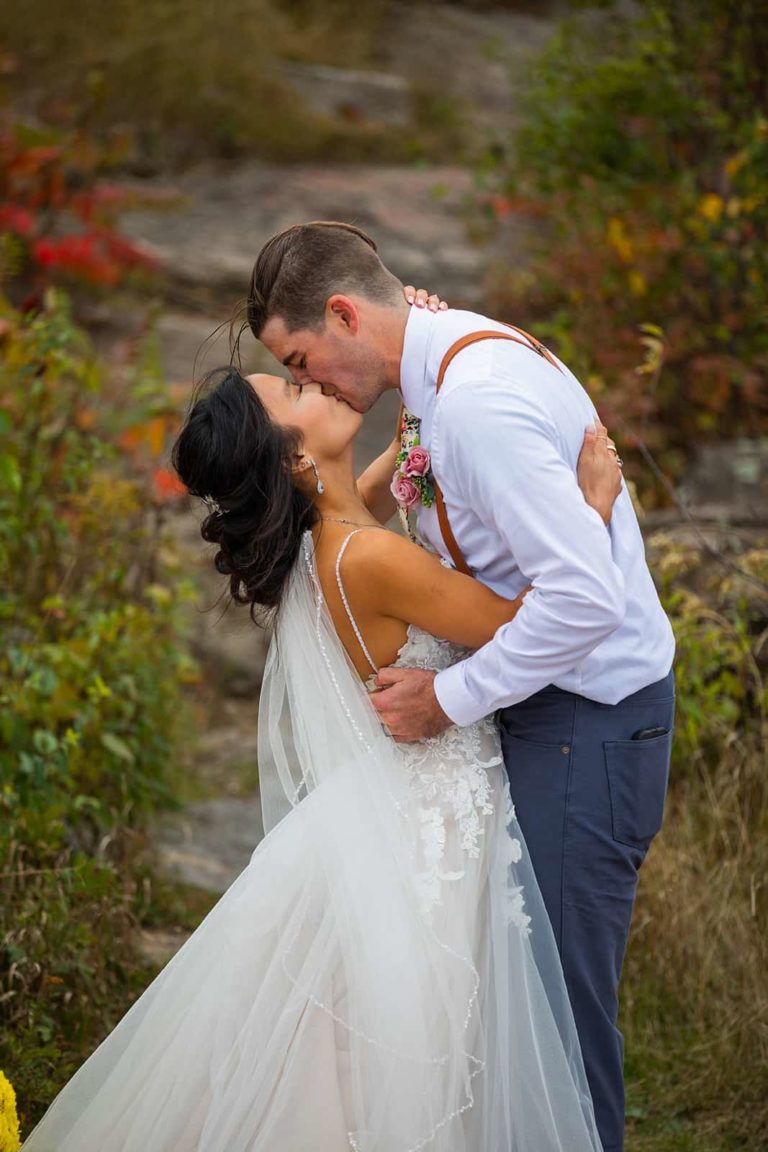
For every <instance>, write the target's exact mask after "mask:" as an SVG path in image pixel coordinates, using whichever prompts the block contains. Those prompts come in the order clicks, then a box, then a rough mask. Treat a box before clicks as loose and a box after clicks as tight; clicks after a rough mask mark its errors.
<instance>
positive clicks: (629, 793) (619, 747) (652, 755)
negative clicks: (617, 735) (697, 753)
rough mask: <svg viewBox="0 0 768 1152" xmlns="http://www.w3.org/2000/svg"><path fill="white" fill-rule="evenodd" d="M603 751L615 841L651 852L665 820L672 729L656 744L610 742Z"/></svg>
mask: <svg viewBox="0 0 768 1152" xmlns="http://www.w3.org/2000/svg"><path fill="white" fill-rule="evenodd" d="M603 751H604V753H605V768H606V772H607V775H608V792H609V795H610V800H611V821H612V825H613V838H614V840H618V841H619V843H621V844H628V845H630V846H631V847H633V848H640V849H647V848H648V846H649V844H650V842H651V840H652V839H653V837H654V836H655V835H656V833H657V832H658V831H659V829H660V828H661V824H662V820H663V819H664V800H665V797H666V794H667V783H668V780H669V761H670V756H671V752H672V729H670V730H669V731H668V732H665V733H664V734H663V735H661V736H656V737H654V738H653V739H652V740H611V741H607V742H605V743H604V744H603Z"/></svg>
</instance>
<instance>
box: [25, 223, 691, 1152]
mask: <svg viewBox="0 0 768 1152" xmlns="http://www.w3.org/2000/svg"><path fill="white" fill-rule="evenodd" d="M424 295H425V294H424V293H419V294H418V296H416V294H415V293H414V292H413V290H411V289H410V288H404V286H403V284H402V283H401V282H400V281H399V280H398V279H397V277H396V276H394V275H393V274H392V273H391V272H390V271H389V270H388V269H387V268H386V267H385V265H384V264H383V263H382V261H381V260H380V258H379V256H378V254H377V252H376V246H375V243H374V241H373V240H372V239H371V238H370V237H369V236H367V235H366V234H365V233H363V232H361V231H360V230H358V229H357V228H354V227H351V226H349V225H346V224H341V223H334V222H316V223H311V224H303V225H298V226H295V227H292V228H289V229H287V230H286V231H285V232H282V233H280V234H279V235H277V236H275V237H273V238H272V239H271V240H270V241H269V242H268V243H267V244H266V245H265V246H264V248H263V249H262V251H261V253H260V254H259V256H258V259H257V261H256V265H255V268H254V272H253V277H252V281H251V285H250V292H249V298H248V323H249V325H250V328H251V330H252V332H253V334H254V336H255V337H256V338H258V339H259V340H261V341H262V343H263V344H264V345H266V347H267V348H268V349H269V350H270V351H271V352H272V353H273V354H274V355H275V357H276V358H277V360H278V361H279V362H280V363H281V364H282V365H283V366H284V367H285V368H286V369H287V370H288V372H289V373H290V378H286V377H284V376H282V375H281V376H271V375H264V374H256V375H253V376H248V377H243V376H242V375H241V374H240V373H239V372H238V371H236V370H235V369H234V368H233V367H229V368H226V369H221V370H218V371H217V372H216V373H213V374H211V376H210V377H208V378H207V379H206V381H204V384H203V387H201V388H200V389H199V390H198V391H197V393H196V395H195V397H194V398H193V401H192V403H191V406H190V409H189V411H188V413H187V415H186V418H185V421H184V425H183V428H182V430H181V432H180V434H179V436H178V439H177V441H176V443H175V445H174V449H173V461H174V465H175V467H176V469H177V471H178V473H179V475H180V477H181V479H182V480H183V482H184V484H185V485H186V486H187V488H188V490H189V491H190V493H192V494H193V495H196V496H199V497H201V498H202V499H203V500H204V502H205V504H206V506H207V515H206V517H205V519H204V520H203V522H202V525H201V532H202V535H203V538H204V539H205V540H207V541H209V542H211V543H212V544H214V545H215V546H216V552H215V557H214V564H215V566H216V568H217V570H218V571H219V572H220V573H222V574H223V575H225V576H226V577H227V578H228V581H229V587H230V590H231V594H232V596H233V598H234V599H235V600H237V601H238V602H240V603H242V604H246V605H249V607H250V611H251V615H252V616H253V617H254V619H256V620H258V619H260V617H261V616H263V614H264V613H265V612H266V613H267V614H268V615H269V616H270V618H271V619H272V621H273V623H274V633H273V639H272V643H271V646H270V650H269V654H268V658H267V665H266V669H265V674H264V681H263V686H262V692H261V700H260V705H259V717H258V741H259V774H260V789H261V798H262V806H263V812H264V826H265V830H266V833H267V834H266V836H265V838H264V839H263V841H262V842H261V843H260V844H259V845H258V847H257V848H256V850H255V851H254V853H253V855H252V857H251V860H250V863H249V864H248V866H247V867H246V868H245V870H244V871H243V872H242V874H241V875H240V876H239V877H238V879H237V880H236V881H235V882H234V884H233V885H232V886H231V887H230V888H229V889H228V891H227V892H226V893H225V894H224V896H223V897H222V898H221V900H220V901H219V902H218V904H217V905H216V906H215V907H214V909H213V910H212V911H211V912H210V913H209V915H208V916H207V917H206V918H205V920H204V921H203V922H202V924H201V925H200V927H199V928H198V929H197V930H196V931H195V933H194V934H193V935H192V936H191V937H190V939H189V940H188V941H187V943H186V944H185V945H184V946H183V947H182V948H181V950H180V951H179V952H178V953H177V954H176V955H175V956H174V957H173V959H172V960H171V961H170V962H169V963H168V964H167V966H166V967H165V968H164V969H163V970H162V972H161V973H160V974H159V975H158V976H157V977H156V979H155V980H154V981H153V982H152V983H151V984H150V986H149V987H148V988H147V990H146V991H145V992H144V993H143V994H142V995H141V996H140V998H139V999H138V1000H137V1001H136V1003H135V1004H134V1005H133V1007H132V1008H131V1009H130V1010H129V1011H128V1012H127V1013H126V1015H125V1016H124V1017H123V1019H122V1020H121V1021H120V1022H119V1024H118V1025H117V1027H116V1028H115V1029H114V1030H113V1032H111V1033H110V1035H109V1036H108V1037H107V1038H106V1039H105V1040H104V1042H103V1043H102V1044H101V1045H100V1046H99V1048H97V1049H96V1051H95V1052H94V1053H93V1055H92V1056H91V1057H90V1058H89V1059H88V1060H87V1061H86V1062H85V1064H84V1065H83V1066H82V1067H81V1068H80V1069H79V1071H78V1072H77V1073H76V1074H75V1075H74V1076H73V1077H72V1079H71V1080H70V1081H69V1082H68V1083H67V1084H66V1085H65V1087H64V1088H63V1089H62V1090H61V1092H60V1093H59V1095H58V1096H57V1097H56V1099H55V1100H54V1102H53V1103H52V1105H51V1106H50V1108H49V1109H48V1111H47V1113H46V1114H45V1116H44V1117H43V1119H42V1120H41V1121H40V1123H39V1124H38V1126H37V1127H36V1128H35V1130H34V1131H33V1133H32V1134H31V1135H30V1137H29V1138H28V1140H27V1141H26V1142H25V1144H24V1146H23V1147H24V1149H25V1150H27V1149H28V1150H29V1152H54V1150H55V1152H193V1150H194V1152H310V1150H312V1152H600V1150H602V1152H619V1150H620V1149H622V1147H623V1128H624V1099H623V1075H622V1038H621V1034H620V1032H619V1031H618V1029H617V1025H616V1019H617V1005H618V984H619V978H620V973H621V967H622V961H623V957H624V951H625V947H626V942H627V935H628V931H629V924H630V918H631V913H632V906H633V901H634V895H635V890H636V884H637V875H638V870H639V868H640V866H641V864H642V862H643V859H644V857H645V855H646V852H647V850H648V847H649V844H650V842H651V840H652V839H653V837H654V835H655V834H656V833H657V831H658V830H659V828H660V826H661V822H662V816H663V807H664V798H665V792H666V785H667V775H668V770H669V759H670V747H671V739H672V726H673V714H674V681H673V673H672V670H671V666H672V660H673V655H674V640H673V635H672V631H671V627H670V625H669V621H668V620H667V618H666V616H665V614H664V612H663V610H662V607H661V605H660V603H659V600H658V596H657V594H656V591H655V588H654V585H653V581H652V579H651V575H650V573H649V571H648V567H647V565H646V561H645V555H644V548H643V541H642V537H641V534H640V530H639V527H638V524H637V520H636V517H635V513H634V510H633V507H632V503H631V500H630V497H629V494H628V492H627V489H626V486H625V485H624V483H623V480H622V474H621V462H620V460H619V459H618V456H617V453H616V450H615V445H613V444H612V442H611V441H610V440H609V438H608V435H607V431H606V430H605V429H604V428H603V426H602V425H601V424H600V423H599V421H598V420H597V414H596V411H595V408H594V406H593V404H592V402H591V401H590V399H589V397H588V396H587V394H586V392H585V391H584V389H583V388H582V387H581V385H580V384H579V382H578V381H577V380H576V378H575V377H574V375H573V374H572V373H571V372H570V371H569V369H568V368H567V366H566V365H565V364H564V363H562V362H561V361H560V360H559V359H558V358H557V357H556V356H554V355H553V354H552V353H551V352H549V351H548V350H547V349H546V348H544V347H543V346H542V345H541V344H539V343H538V341H537V340H535V339H534V338H533V337H531V336H528V335H527V334H526V333H524V332H522V331H521V330H519V329H516V328H512V327H509V326H507V325H505V324H501V323H498V322H496V321H493V320H490V319H488V318H486V317H483V316H479V315H476V314H474V313H470V312H464V311H458V310H453V309H450V308H447V309H446V308H443V307H439V308H438V307H435V308H434V310H433V309H432V308H428V307H421V306H419V305H420V304H422V303H423V299H424ZM414 297H415V298H416V302H415V304H414V303H412V302H409V298H410V301H413V300H414ZM390 389H394V390H397V391H399V393H400V396H401V398H402V401H403V405H404V410H403V415H402V419H401V421H400V432H401V434H400V436H399V437H398V439H397V440H396V441H394V442H393V443H392V444H391V445H390V446H389V448H388V449H387V450H386V451H385V452H384V453H383V454H382V455H381V456H380V457H379V458H378V459H377V460H376V461H374V463H373V464H371V465H370V467H369V468H368V469H367V470H366V471H365V472H364V473H363V475H362V476H360V477H359V478H357V479H356V478H355V472H354V466H353V448H354V442H355V438H356V436H357V434H358V433H359V431H360V428H361V425H362V421H363V417H364V414H365V413H366V412H367V411H369V410H370V408H371V407H372V406H373V405H374V404H375V403H376V401H377V400H378V399H379V398H380V397H381V396H382V395H383V393H384V392H386V391H388V390H390ZM398 503H399V505H400V511H401V514H402V517H403V519H404V521H405V522H407V525H408V527H409V535H411V536H412V537H413V538H412V539H409V538H408V535H402V534H399V533H396V532H392V531H389V530H387V529H386V527H385V524H386V523H387V522H388V521H389V519H390V517H391V516H392V514H393V512H394V511H395V506H396V504H398ZM412 522H413V524H412Z"/></svg>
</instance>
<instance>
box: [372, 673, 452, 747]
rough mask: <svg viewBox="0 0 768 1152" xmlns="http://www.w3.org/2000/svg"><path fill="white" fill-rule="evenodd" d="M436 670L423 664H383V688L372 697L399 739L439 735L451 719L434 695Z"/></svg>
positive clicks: (378, 683) (379, 681)
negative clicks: (393, 665)
mask: <svg viewBox="0 0 768 1152" xmlns="http://www.w3.org/2000/svg"><path fill="white" fill-rule="evenodd" d="M435 675H436V673H435V672H430V671H428V670H425V669H423V668H382V669H380V671H379V673H378V675H377V677H376V686H377V688H379V689H380V691H378V692H375V693H374V694H373V696H372V697H371V701H372V703H373V706H374V708H375V709H376V711H377V712H378V714H379V719H380V720H381V722H382V724H383V725H384V727H385V728H386V729H387V731H388V732H389V733H390V735H391V736H394V737H395V739H396V740H398V741H399V742H403V743H407V742H408V741H410V740H423V739H424V738H425V737H426V736H438V735H439V734H440V733H441V732H444V731H445V729H446V728H450V726H451V723H452V721H451V720H450V718H449V717H448V716H446V714H445V712H443V710H442V708H441V707H440V705H439V703H438V700H437V696H436V695H435V687H434V683H435Z"/></svg>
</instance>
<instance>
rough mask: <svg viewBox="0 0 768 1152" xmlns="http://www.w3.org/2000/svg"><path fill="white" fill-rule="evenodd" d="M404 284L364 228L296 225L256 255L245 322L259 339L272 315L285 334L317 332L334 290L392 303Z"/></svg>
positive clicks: (332, 222)
mask: <svg viewBox="0 0 768 1152" xmlns="http://www.w3.org/2000/svg"><path fill="white" fill-rule="evenodd" d="M402 287H403V286H402V284H401V282H400V281H399V280H398V279H397V277H396V276H394V275H393V274H392V273H391V272H390V271H389V269H388V268H385V267H384V265H383V264H382V262H381V260H380V259H379V256H378V255H377V252H376V244H375V242H374V241H373V240H372V239H371V237H370V236H369V235H368V234H367V233H366V232H363V231H362V229H360V228H355V227H354V225H352V224H342V223H340V222H339V221H337V220H313V221H312V222H311V223H309V224H294V225H293V227H292V228H286V229H285V231H283V232H278V233H277V235H276V236H273V237H272V239H271V240H268V241H267V243H266V244H265V245H264V247H263V248H262V250H261V252H259V255H258V257H257V258H256V263H255V265H254V267H253V274H252V276H251V286H250V290H249V292H248V306H247V308H248V311H247V315H248V324H249V326H250V329H251V331H252V332H253V334H254V336H255V337H256V338H257V339H258V338H259V336H260V335H261V332H262V329H263V328H264V325H265V324H266V323H267V321H268V320H269V319H270V318H271V317H272V316H279V317H280V318H281V320H282V321H283V323H284V324H285V326H286V328H287V329H288V331H289V332H296V331H298V330H299V329H301V328H312V329H315V330H317V329H320V328H322V327H323V325H324V323H325V304H326V301H327V300H328V298H329V297H330V296H333V295H334V293H336V292H344V293H347V294H351V293H354V294H355V295H358V296H365V297H366V298H367V299H369V300H374V301H376V302H377V303H379V304H396V303H398V302H399V301H400V300H401V299H402Z"/></svg>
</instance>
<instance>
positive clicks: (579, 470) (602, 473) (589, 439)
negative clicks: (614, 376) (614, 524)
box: [576, 419, 622, 524]
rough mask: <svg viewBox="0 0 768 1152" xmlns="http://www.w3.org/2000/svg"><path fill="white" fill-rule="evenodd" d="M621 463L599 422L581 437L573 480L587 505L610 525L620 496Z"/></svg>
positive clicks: (603, 427) (604, 428)
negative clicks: (577, 482)
mask: <svg viewBox="0 0 768 1152" xmlns="http://www.w3.org/2000/svg"><path fill="white" fill-rule="evenodd" d="M621 467H622V461H621V457H620V456H619V454H618V451H617V449H616V445H615V444H614V442H613V440H611V438H610V436H609V435H608V429H607V428H606V427H605V425H604V424H602V423H601V422H600V420H599V419H597V420H595V424H594V427H593V428H587V429H586V431H585V433H584V443H583V444H582V446H581V452H580V453H579V460H578V464H577V467H576V476H577V478H578V481H579V487H580V488H581V490H582V492H583V493H584V499H585V500H586V502H587V504H589V505H590V506H591V507H592V508H594V509H595V511H596V512H598V513H599V514H600V516H601V517H602V519H603V521H604V523H605V524H610V522H611V516H612V515H613V505H614V504H615V503H616V500H617V499H618V496H619V493H620V492H621Z"/></svg>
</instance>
